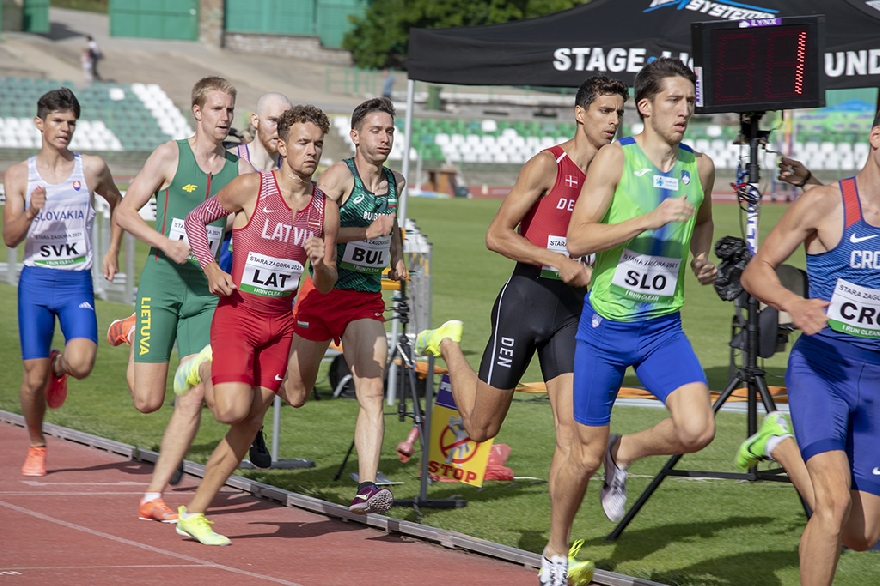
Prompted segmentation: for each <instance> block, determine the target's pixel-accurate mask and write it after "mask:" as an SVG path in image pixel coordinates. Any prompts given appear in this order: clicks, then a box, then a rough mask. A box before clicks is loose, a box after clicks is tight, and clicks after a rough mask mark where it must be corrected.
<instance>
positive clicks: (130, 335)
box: [125, 326, 134, 346]
mask: <svg viewBox="0 0 880 586" xmlns="http://www.w3.org/2000/svg"><path fill="white" fill-rule="evenodd" d="M132 336H134V326H131V329H130V330H128V334H126V335H125V339H126V341H127V342H128V345H129V346H131V337H132Z"/></svg>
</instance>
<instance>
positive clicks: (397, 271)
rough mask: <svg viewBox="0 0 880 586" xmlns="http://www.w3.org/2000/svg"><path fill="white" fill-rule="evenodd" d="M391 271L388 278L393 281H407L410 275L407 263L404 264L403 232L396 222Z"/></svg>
mask: <svg viewBox="0 0 880 586" xmlns="http://www.w3.org/2000/svg"><path fill="white" fill-rule="evenodd" d="M390 253H391V270H390V271H388V278H389V279H391V280H392V281H406V280H407V278H408V276H409V275H408V273H407V270H406V263H404V262H403V231H402V230H401V229H400V227H399V226H398V225H397V220H394V226H393V227H392V229H391V250H390Z"/></svg>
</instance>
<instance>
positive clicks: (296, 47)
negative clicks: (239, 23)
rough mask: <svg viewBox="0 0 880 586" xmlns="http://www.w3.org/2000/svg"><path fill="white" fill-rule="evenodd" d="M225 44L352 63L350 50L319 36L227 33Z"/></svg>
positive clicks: (245, 49) (243, 49) (241, 49)
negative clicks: (327, 44) (326, 43)
mask: <svg viewBox="0 0 880 586" xmlns="http://www.w3.org/2000/svg"><path fill="white" fill-rule="evenodd" d="M202 1H203V2H205V1H208V0H202ZM225 46H226V48H227V49H231V50H233V51H239V52H242V53H260V54H263V55H276V56H289V57H298V58H300V59H305V60H307V61H316V62H319V63H328V64H330V65H344V66H348V65H351V64H352V60H351V54H350V53H349V52H348V51H346V50H344V49H326V48H324V47H322V46H321V41H320V39H319V38H318V37H286V36H280V35H260V34H247V33H226V39H225Z"/></svg>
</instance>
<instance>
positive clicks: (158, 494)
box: [141, 492, 162, 503]
mask: <svg viewBox="0 0 880 586" xmlns="http://www.w3.org/2000/svg"><path fill="white" fill-rule="evenodd" d="M160 498H162V493H161V492H148V493H145V494H144V498H142V499H141V502H142V503H148V502H150V501H154V500H156V499H160Z"/></svg>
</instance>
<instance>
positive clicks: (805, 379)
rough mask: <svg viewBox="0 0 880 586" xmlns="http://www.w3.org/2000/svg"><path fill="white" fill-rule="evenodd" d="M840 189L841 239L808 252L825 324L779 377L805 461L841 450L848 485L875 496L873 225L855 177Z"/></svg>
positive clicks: (878, 279) (876, 276)
mask: <svg viewBox="0 0 880 586" xmlns="http://www.w3.org/2000/svg"><path fill="white" fill-rule="evenodd" d="M840 190H841V193H842V197H843V216H844V229H843V235H842V237H841V239H840V242H839V243H838V244H837V245H836V246H834V247H833V248H831V249H830V250H827V251H826V252H823V253H821V254H808V255H807V276H808V280H809V285H810V291H809V296H810V298H813V299H822V300H824V301H828V302H829V303H830V305H829V306H828V309H827V315H828V325H827V327H825V328H824V329H823V330H822V331H820V332H818V333H816V334H814V335H812V336H801V337H800V338H798V341H797V342H796V343H795V345H794V347H793V348H792V350H791V354H790V356H789V363H788V370H787V371H786V377H785V381H786V386H787V388H788V389H789V391H788V394H789V405H790V408H791V415H792V419H793V423H794V432H795V436H796V437H797V441H798V445H799V446H800V449H801V454H802V456H803V458H804V460H805V461H806V460H809V459H810V458H811V457H813V456H814V455H816V454H820V453H824V452H830V451H835V450H840V451H845V452H846V454H847V456H848V457H849V460H850V462H851V464H852V488H853V489H855V490H860V491H864V492H868V493H871V494H875V495H880V475H878V474H876V473H875V470H877V466H878V464H880V459H878V458H880V456H878V450H877V434H878V432H880V401H878V400H877V399H878V396H880V391H878V389H880V227H877V226H872V225H871V224H868V223H867V222H866V221H865V220H864V218H863V217H862V209H861V201H860V199H859V192H858V187H857V185H856V181H855V178H850V179H844V180H843V181H841V182H840Z"/></svg>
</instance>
